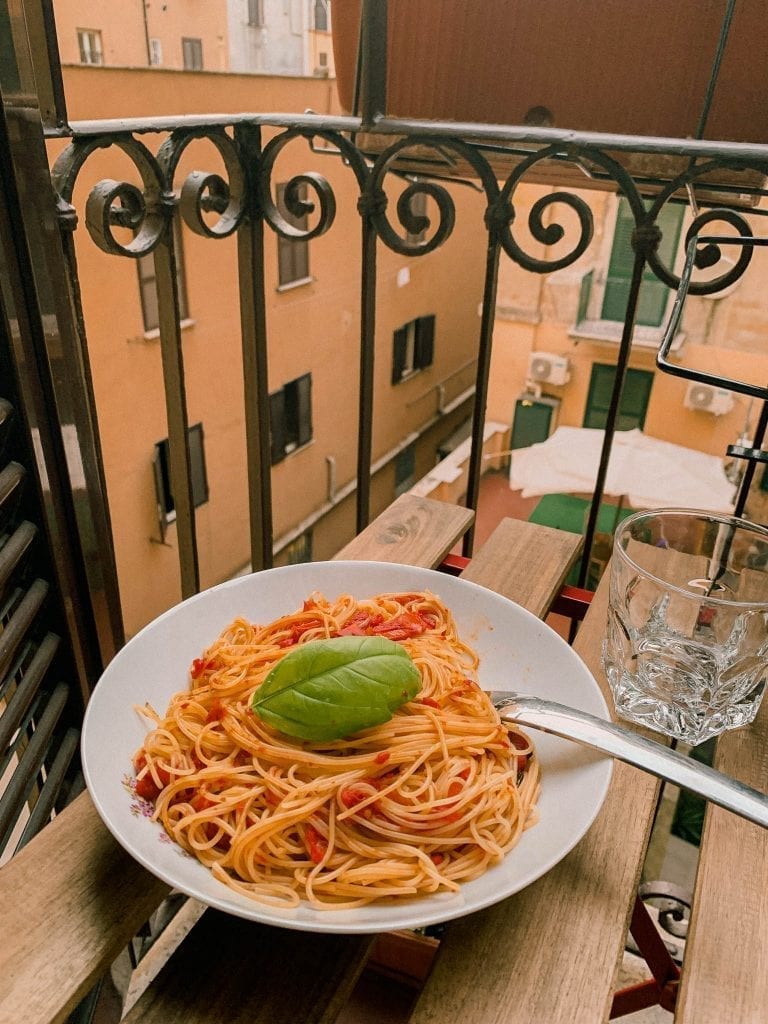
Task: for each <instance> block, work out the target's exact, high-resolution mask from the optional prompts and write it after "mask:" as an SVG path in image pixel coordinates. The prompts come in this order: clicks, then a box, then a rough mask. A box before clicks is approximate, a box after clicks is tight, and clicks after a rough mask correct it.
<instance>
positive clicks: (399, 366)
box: [392, 327, 408, 384]
mask: <svg viewBox="0 0 768 1024" xmlns="http://www.w3.org/2000/svg"><path fill="white" fill-rule="evenodd" d="M407 344H408V330H407V328H405V327H398V329H397V330H396V331H395V335H394V347H393V355H392V383H393V384H398V383H399V382H400V381H401V380H402V378H403V373H404V371H405V353H406V348H407Z"/></svg>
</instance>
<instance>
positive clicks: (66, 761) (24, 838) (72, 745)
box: [14, 729, 80, 853]
mask: <svg viewBox="0 0 768 1024" xmlns="http://www.w3.org/2000/svg"><path fill="white" fill-rule="evenodd" d="M79 743H80V734H79V732H78V731H77V729H68V730H67V731H66V733H65V734H64V738H63V739H62V741H61V743H60V745H59V749H58V750H57V751H56V755H55V757H54V759H53V763H52V764H51V766H50V768H48V770H47V772H46V775H45V782H44V783H43V785H42V788H41V789H40V792H39V794H38V797H37V801H36V803H35V806H34V807H33V808H32V812H31V814H30V816H29V820H28V821H27V824H26V825H25V826H24V831H23V832H22V833H21V838H20V839H19V841H18V843H17V844H16V849H15V850H14V853H18V852H19V850H21V849H22V847H24V846H26V845H27V843H28V842H29V841H30V839H32V838H34V836H36V835H37V833H38V832H39V831H40V830H41V829H42V828H44V826H45V825H47V824H48V822H49V821H50V819H51V815H52V814H53V811H54V808H55V806H56V802H57V800H58V798H59V795H60V793H61V790H62V786H63V785H64V783H65V782H66V779H67V770H68V768H69V766H70V764H71V763H72V759H73V758H74V756H75V754H76V753H77V748H78V744H79Z"/></svg>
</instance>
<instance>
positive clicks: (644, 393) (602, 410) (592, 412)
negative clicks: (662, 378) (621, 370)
mask: <svg viewBox="0 0 768 1024" xmlns="http://www.w3.org/2000/svg"><path fill="white" fill-rule="evenodd" d="M615 378H616V367H615V366H609V365H607V364H605V363H595V364H594V365H593V366H592V376H591V377H590V381H589V393H588V395H587V408H586V412H585V413H584V426H585V427H596V428H598V429H602V428H603V427H605V424H606V423H607V421H608V408H609V406H610V403H611V393H612V392H613V382H614V380H615ZM652 386H653V373H651V372H650V371H649V370H627V378H626V380H625V381H624V390H623V391H622V394H621V405H620V406H619V415H618V419H617V420H616V429H617V430H633V429H634V428H635V427H638V428H639V429H640V430H642V429H643V425H644V424H645V414H646V411H647V409H648V400H649V398H650V396H651V387H652Z"/></svg>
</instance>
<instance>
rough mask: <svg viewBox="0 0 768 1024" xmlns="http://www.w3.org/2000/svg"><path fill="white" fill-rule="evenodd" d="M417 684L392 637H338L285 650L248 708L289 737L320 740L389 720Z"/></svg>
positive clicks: (406, 656)
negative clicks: (287, 651)
mask: <svg viewBox="0 0 768 1024" xmlns="http://www.w3.org/2000/svg"><path fill="white" fill-rule="evenodd" d="M420 688H421V675H420V674H419V670H418V669H417V668H416V666H415V665H414V663H413V661H412V660H411V657H410V655H409V654H408V652H407V651H406V650H405V648H404V647H402V646H401V645H400V644H397V643H395V642H394V640H389V639H388V638H387V637H382V636H340V637H333V638H331V639H330V640H312V641H310V642H309V643H305V644H299V645H298V646H297V647H295V648H294V649H293V650H292V651H290V652H289V653H288V654H286V655H285V657H284V658H282V659H281V660H280V661H279V662H278V663H277V664H276V665H275V667H274V668H273V669H272V670H271V672H270V673H269V675H268V676H267V677H266V679H265V680H264V682H263V683H262V684H261V686H260V687H259V688H258V690H256V692H255V693H254V695H253V698H252V700H251V707H252V709H253V711H254V712H255V713H256V714H257V715H259V716H260V718H262V719H263V720H264V721H265V722H266V723H267V724H268V725H271V726H272V727H273V728H275V729H278V730H279V731H280V732H284V733H286V734H287V735H288V736H296V737H298V738H299V739H303V740H313V741H315V742H323V741H325V740H337V739H342V738H343V737H345V736H350V735H351V734H352V733H355V732H360V730H361V729H370V728H371V727H372V726H374V725H381V723H382V722H388V721H389V719H390V718H391V717H392V713H393V712H394V711H396V710H397V708H399V707H400V705H401V704H404V703H405V702H406V701H409V700H412V699H413V697H415V696H416V694H417V693H418V692H419V689H420Z"/></svg>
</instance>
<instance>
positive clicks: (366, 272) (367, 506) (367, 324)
mask: <svg viewBox="0 0 768 1024" xmlns="http://www.w3.org/2000/svg"><path fill="white" fill-rule="evenodd" d="M361 225H362V237H361V258H362V268H361V272H360V390H359V394H358V436H357V515H356V525H357V532H358V533H359V532H360V531H361V530H364V529H365V527H366V526H367V525H368V522H369V520H370V516H371V470H372V467H371V460H372V458H373V392H374V353H375V347H376V346H375V342H376V337H375V332H376V241H377V236H376V231H375V228H374V226H373V224H372V223H371V221H370V218H369V217H368V216H365V215H364V216H363V217H362V219H361Z"/></svg>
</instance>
